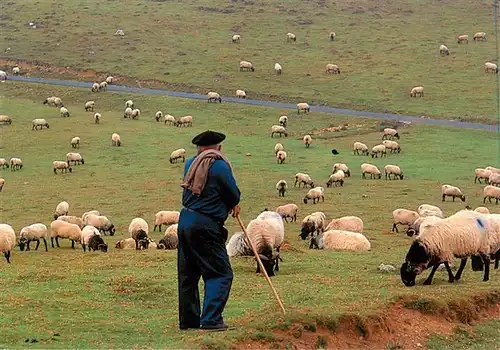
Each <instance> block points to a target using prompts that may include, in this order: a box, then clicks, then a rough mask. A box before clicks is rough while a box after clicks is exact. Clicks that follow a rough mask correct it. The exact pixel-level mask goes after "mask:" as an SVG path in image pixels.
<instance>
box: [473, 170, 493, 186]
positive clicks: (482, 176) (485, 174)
mask: <svg viewBox="0 0 500 350" xmlns="http://www.w3.org/2000/svg"><path fill="white" fill-rule="evenodd" d="M491 173H492V172H491V170H489V169H483V168H476V170H474V174H475V175H476V176H475V177H474V183H476V182H477V181H479V183H481V180H484V181H485V182H488V181H489V178H490V175H491Z"/></svg>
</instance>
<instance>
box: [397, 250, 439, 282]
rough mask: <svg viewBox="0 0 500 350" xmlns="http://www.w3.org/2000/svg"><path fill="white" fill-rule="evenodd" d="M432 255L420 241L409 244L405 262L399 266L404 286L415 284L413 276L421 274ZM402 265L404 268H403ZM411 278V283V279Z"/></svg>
mask: <svg viewBox="0 0 500 350" xmlns="http://www.w3.org/2000/svg"><path fill="white" fill-rule="evenodd" d="M431 260H432V257H431V255H430V254H429V252H428V251H427V248H426V247H425V246H423V245H422V244H421V243H420V242H418V241H414V242H413V243H412V245H411V246H410V250H409V251H408V254H406V262H405V264H403V266H401V279H402V280H403V283H404V284H405V285H406V286H413V285H415V278H416V276H417V275H419V274H421V273H422V272H423V271H424V270H425V269H427V267H428V266H429V264H430V263H431ZM403 267H404V269H403ZM412 280H413V284H412V282H411V281H412Z"/></svg>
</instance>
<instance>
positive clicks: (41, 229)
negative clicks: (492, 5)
mask: <svg viewBox="0 0 500 350" xmlns="http://www.w3.org/2000/svg"><path fill="white" fill-rule="evenodd" d="M48 238H49V233H48V230H47V226H45V225H44V224H41V223H36V224H31V225H29V226H25V227H23V228H22V229H21V232H19V249H21V251H24V247H26V251H28V250H30V242H31V241H36V247H35V250H38V247H39V246H40V240H43V244H44V245H45V251H46V252H47V251H48V249H47V239H48Z"/></svg>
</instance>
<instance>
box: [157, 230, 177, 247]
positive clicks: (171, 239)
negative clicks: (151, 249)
mask: <svg viewBox="0 0 500 350" xmlns="http://www.w3.org/2000/svg"><path fill="white" fill-rule="evenodd" d="M177 230H178V224H175V225H172V226H169V227H168V228H167V230H166V231H165V236H163V237H162V238H161V239H160V241H159V242H158V249H167V250H171V249H177V246H178V245H179V237H178V236H177Z"/></svg>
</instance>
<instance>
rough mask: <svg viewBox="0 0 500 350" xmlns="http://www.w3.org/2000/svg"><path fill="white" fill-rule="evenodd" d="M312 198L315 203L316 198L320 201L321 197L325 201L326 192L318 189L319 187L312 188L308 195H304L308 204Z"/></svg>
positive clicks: (305, 202)
mask: <svg viewBox="0 0 500 350" xmlns="http://www.w3.org/2000/svg"><path fill="white" fill-rule="evenodd" d="M310 199H312V201H313V204H316V200H317V201H318V202H319V200H320V199H322V200H323V202H324V201H325V193H324V192H323V191H321V190H319V189H318V187H315V188H311V189H310V190H309V191H308V192H307V194H306V196H305V197H304V204H307V202H308V201H309V200H310Z"/></svg>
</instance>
